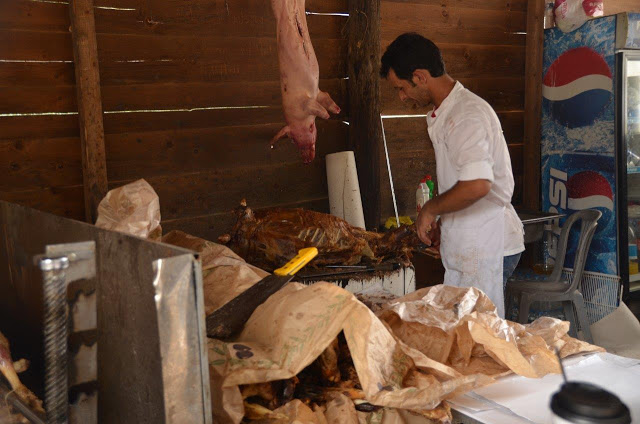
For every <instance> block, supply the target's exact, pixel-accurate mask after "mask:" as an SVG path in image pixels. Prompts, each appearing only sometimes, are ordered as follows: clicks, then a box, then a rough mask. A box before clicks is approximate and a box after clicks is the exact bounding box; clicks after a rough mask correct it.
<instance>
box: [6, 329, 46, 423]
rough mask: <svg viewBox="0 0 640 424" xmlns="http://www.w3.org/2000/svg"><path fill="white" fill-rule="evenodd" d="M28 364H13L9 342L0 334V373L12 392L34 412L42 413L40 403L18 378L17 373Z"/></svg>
mask: <svg viewBox="0 0 640 424" xmlns="http://www.w3.org/2000/svg"><path fill="white" fill-rule="evenodd" d="M27 367H28V362H27V361H26V360H25V359H21V360H19V361H16V362H13V360H12V359H11V351H10V350H9V340H7V338H6V337H5V336H4V335H3V334H2V333H0V373H2V375H4V377H5V378H6V379H7V381H8V382H9V384H10V385H11V388H12V389H13V391H14V392H15V393H16V394H17V395H18V396H20V397H21V398H22V400H24V401H25V402H26V403H27V404H28V405H29V406H31V408H33V410H34V411H36V412H41V413H44V409H43V408H42V401H41V400H40V399H38V397H37V396H36V395H35V394H33V392H31V390H29V389H28V388H27V387H26V386H25V385H24V384H22V382H21V381H20V379H19V378H18V372H22V371H25V370H26V369H27Z"/></svg>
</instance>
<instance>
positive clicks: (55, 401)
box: [39, 256, 69, 424]
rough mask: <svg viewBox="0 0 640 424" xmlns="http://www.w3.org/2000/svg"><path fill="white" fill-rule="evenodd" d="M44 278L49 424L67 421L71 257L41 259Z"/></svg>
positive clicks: (46, 398)
mask: <svg viewBox="0 0 640 424" xmlns="http://www.w3.org/2000/svg"><path fill="white" fill-rule="evenodd" d="M39 265H40V269H41V270H42V275H43V279H44V349H45V366H46V374H45V387H46V390H45V405H46V411H47V423H48V424H66V423H67V422H68V416H67V409H68V393H67V387H68V385H67V378H68V377H67V376H68V371H67V333H68V329H67V322H68V315H69V311H68V307H67V284H66V279H65V276H66V270H67V268H69V258H68V257H66V256H62V257H59V258H42V259H40V264H39Z"/></svg>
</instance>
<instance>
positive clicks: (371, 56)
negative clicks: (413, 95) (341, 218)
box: [347, 0, 382, 229]
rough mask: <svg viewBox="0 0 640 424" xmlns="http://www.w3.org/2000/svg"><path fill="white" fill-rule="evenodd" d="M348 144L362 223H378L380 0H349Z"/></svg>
mask: <svg viewBox="0 0 640 424" xmlns="http://www.w3.org/2000/svg"><path fill="white" fill-rule="evenodd" d="M347 25H348V33H349V35H348V44H349V50H348V58H349V60H348V71H347V72H348V75H349V121H350V122H349V145H350V147H351V149H353V150H354V152H355V157H356V166H357V168H358V179H359V182H360V192H361V194H362V205H363V209H364V218H365V223H366V226H367V228H368V229H377V228H378V226H379V225H380V201H381V200H380V155H381V152H382V147H381V146H382V128H381V124H380V90H379V85H380V77H379V69H380V0H349V21H348V24H347Z"/></svg>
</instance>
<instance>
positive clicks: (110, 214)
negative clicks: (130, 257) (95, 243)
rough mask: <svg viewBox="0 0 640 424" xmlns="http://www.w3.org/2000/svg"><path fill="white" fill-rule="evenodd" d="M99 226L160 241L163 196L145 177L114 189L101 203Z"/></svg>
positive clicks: (97, 221)
mask: <svg viewBox="0 0 640 424" xmlns="http://www.w3.org/2000/svg"><path fill="white" fill-rule="evenodd" d="M96 227H100V228H105V229H107V230H113V231H120V232H123V233H127V234H131V235H134V236H138V237H143V238H149V239H152V240H158V239H159V238H160V236H161V235H162V228H161V227H160V199H159V198H158V195H157V194H156V192H155V191H154V190H153V187H151V186H150V185H149V183H148V182H146V181H145V180H143V179H140V180H138V181H134V182H132V183H130V184H127V185H124V186H122V187H118V188H115V189H113V190H111V191H109V192H108V193H107V195H106V196H105V198H104V199H102V201H101V202H100V204H99V205H98V219H97V220H96Z"/></svg>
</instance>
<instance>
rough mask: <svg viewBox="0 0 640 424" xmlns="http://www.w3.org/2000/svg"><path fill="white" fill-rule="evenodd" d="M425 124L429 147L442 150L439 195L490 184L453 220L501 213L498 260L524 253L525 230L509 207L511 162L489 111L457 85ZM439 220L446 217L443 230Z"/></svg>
mask: <svg viewBox="0 0 640 424" xmlns="http://www.w3.org/2000/svg"><path fill="white" fill-rule="evenodd" d="M427 124H428V131H429V136H430V138H431V140H432V142H433V143H434V147H435V144H436V143H437V144H440V143H442V144H443V146H444V149H438V148H436V168H437V174H438V189H439V191H440V193H444V192H445V191H447V190H449V189H451V188H452V187H453V186H454V185H455V184H456V183H457V182H458V181H471V180H477V179H486V180H489V181H491V182H492V184H491V190H490V191H489V193H488V194H487V195H486V196H485V197H484V198H483V199H481V200H480V201H478V202H476V203H474V204H473V205H471V206H470V207H468V208H466V209H464V210H463V211H460V212H457V213H456V215H457V216H459V217H460V218H462V217H463V216H464V215H467V216H468V215H476V214H480V215H482V214H484V213H486V211H487V209H488V208H491V207H494V206H498V207H504V252H503V256H510V255H515V254H517V253H520V252H522V251H524V229H523V226H522V222H521V221H520V218H518V215H517V214H516V211H515V210H514V209H513V206H512V205H511V198H512V196H513V188H514V181H513V171H512V169H511V158H510V156H509V149H508V148H507V143H506V141H505V139H504V135H503V133H502V127H501V125H500V120H499V119H498V116H497V115H496V113H495V111H494V110H493V108H491V106H489V104H488V103H487V102H485V101H484V100H483V99H481V98H480V97H478V96H477V95H475V94H473V93H472V92H471V91H469V90H467V89H466V88H464V87H463V86H462V84H460V82H456V84H455V86H454V88H453V90H452V91H451V93H449V95H448V96H447V97H446V98H445V99H444V101H443V102H442V103H441V104H440V107H438V108H437V109H434V110H433V111H432V113H429V114H428V116H427ZM438 152H440V154H438ZM444 220H446V215H445V217H444V219H443V225H445V223H444ZM459 222H463V221H461V220H460V221H459ZM450 224H452V225H455V224H454V223H452V222H451V223H450Z"/></svg>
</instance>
